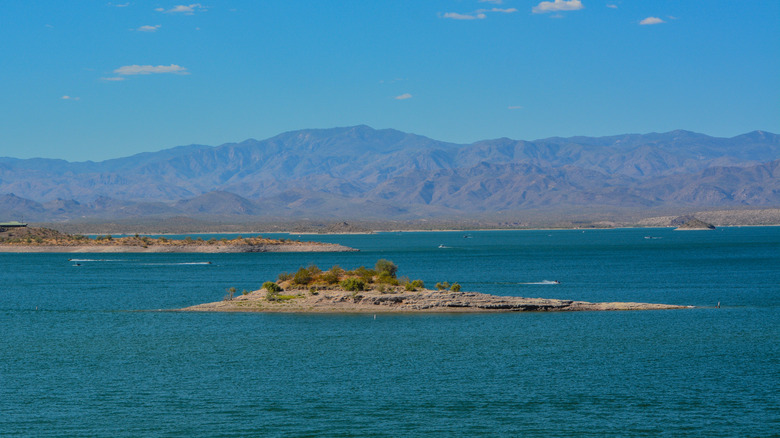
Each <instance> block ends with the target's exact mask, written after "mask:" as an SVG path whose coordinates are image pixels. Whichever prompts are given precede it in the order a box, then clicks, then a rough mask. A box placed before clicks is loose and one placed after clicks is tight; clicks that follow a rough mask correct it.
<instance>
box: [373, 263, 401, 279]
mask: <svg viewBox="0 0 780 438" xmlns="http://www.w3.org/2000/svg"><path fill="white" fill-rule="evenodd" d="M374 270H375V271H376V272H378V273H379V275H380V276H381V275H382V274H386V275H388V276H390V277H392V278H395V274H396V273H397V272H398V266H396V264H395V263H393V262H391V261H390V260H385V259H379V260H378V261H377V262H376V265H375V266H374Z"/></svg>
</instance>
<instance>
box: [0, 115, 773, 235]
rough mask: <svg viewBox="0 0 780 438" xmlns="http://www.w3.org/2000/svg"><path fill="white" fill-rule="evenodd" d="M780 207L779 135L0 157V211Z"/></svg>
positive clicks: (330, 139)
mask: <svg viewBox="0 0 780 438" xmlns="http://www.w3.org/2000/svg"><path fill="white" fill-rule="evenodd" d="M778 205H780V136H778V135H776V134H772V133H769V132H764V131H754V132H750V133H747V134H743V135H739V136H736V137H732V138H717V137H710V136H707V135H704V134H698V133H694V132H689V131H681V130H678V131H672V132H667V133H651V134H626V135H618V136H610V137H570V138H558V137H555V138H548V139H541V140H534V141H522V140H512V139H508V138H499V139H493V140H483V141H478V142H475V143H472V144H454V143H448V142H442V141H437V140H433V139H430V138H427V137H423V136H419V135H415V134H409V133H404V132H401V131H397V130H393V129H382V130H375V129H372V128H370V127H368V126H354V127H346V128H332V129H311V130H301V131H294V132H287V133H283V134H280V135H277V136H275V137H272V138H269V139H266V140H254V139H249V140H246V141H243V142H241V143H228V144H224V145H221V146H216V147H212V146H205V145H190V146H180V147H176V148H172V149H167V150H163V151H160V152H153V153H142V154H137V155H133V156H130V157H125V158H118V159H112V160H107V161H102V162H91V161H89V162H68V161H65V160H55V159H42V158H36V159H16V158H0V219H2V220H5V219H6V218H7V219H8V220H10V219H19V218H21V219H24V220H28V221H67V220H70V221H73V220H81V219H87V218H98V219H116V218H141V217H171V216H192V217H203V218H228V219H230V218H232V219H236V218H302V217H311V216H317V217H322V218H332V219H346V218H351V219H359V218H365V219H388V218H389V219H409V218H425V217H459V216H474V215H481V214H489V213H496V212H507V211H524V210H544V209H557V210H567V209H569V210H572V211H574V210H577V209H580V208H588V209H598V208H601V207H605V208H607V207H608V208H633V209H653V208H668V209H673V208H715V207H718V208H723V207H727V208H737V207H768V206H778Z"/></svg>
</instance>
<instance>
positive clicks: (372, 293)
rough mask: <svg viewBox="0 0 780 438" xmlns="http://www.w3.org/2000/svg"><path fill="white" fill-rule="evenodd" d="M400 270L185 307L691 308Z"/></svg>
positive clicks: (290, 276) (301, 282) (286, 282)
mask: <svg viewBox="0 0 780 438" xmlns="http://www.w3.org/2000/svg"><path fill="white" fill-rule="evenodd" d="M396 271H397V267H396V265H395V264H394V263H392V262H390V261H387V260H379V261H378V262H377V264H376V266H375V268H374V269H367V268H365V267H363V266H361V267H359V268H357V269H355V270H352V271H345V270H344V269H342V268H340V267H338V266H334V267H332V268H331V269H329V270H328V271H322V270H320V269H319V268H318V267H317V266H309V267H308V268H303V267H302V268H300V269H299V270H298V271H297V272H295V273H282V274H280V275H279V277H278V278H277V280H276V281H267V282H265V283H264V284H263V287H262V288H261V289H260V290H256V291H253V292H248V291H243V292H241V293H237V291H236V289H235V288H231V289H228V291H227V295H225V297H224V299H223V300H222V301H218V302H214V303H206V304H200V305H197V306H192V307H187V308H184V309H179V310H181V311H187V312H287V313H403V312H423V313H425V312H428V313H437V312H440V313H449V312H453V313H469V312H470V313H476V312H483V313H487V312H524V311H525V312H527V311H583V310H658V309H683V308H687V307H688V306H675V305H668V304H649V303H620V302H615V303H589V302H585V301H571V300H555V299H546V298H523V297H506V296H496V295H488V294H483V293H477V292H462V291H461V287H460V285H459V284H458V283H453V284H450V283H448V282H443V283H437V284H436V289H435V290H431V289H426V288H425V284H424V283H423V282H422V281H421V280H409V279H408V278H406V277H401V278H398V277H397V276H396Z"/></svg>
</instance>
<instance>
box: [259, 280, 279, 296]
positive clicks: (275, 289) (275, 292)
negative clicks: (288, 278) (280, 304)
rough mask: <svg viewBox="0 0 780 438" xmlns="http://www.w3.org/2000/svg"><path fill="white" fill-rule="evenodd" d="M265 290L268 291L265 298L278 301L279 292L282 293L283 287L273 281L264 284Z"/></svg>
mask: <svg viewBox="0 0 780 438" xmlns="http://www.w3.org/2000/svg"><path fill="white" fill-rule="evenodd" d="M263 289H265V290H266V294H265V298H266V299H267V300H268V301H276V300H277V299H278V298H279V292H281V291H282V287H281V286H279V285H278V284H276V283H274V282H273V281H266V282H265V283H263Z"/></svg>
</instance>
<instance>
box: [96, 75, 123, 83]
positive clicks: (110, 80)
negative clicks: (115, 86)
mask: <svg viewBox="0 0 780 438" xmlns="http://www.w3.org/2000/svg"><path fill="white" fill-rule="evenodd" d="M100 80H102V81H109V82H117V81H124V80H125V78H123V77H120V76H112V77H110V78H100Z"/></svg>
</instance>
